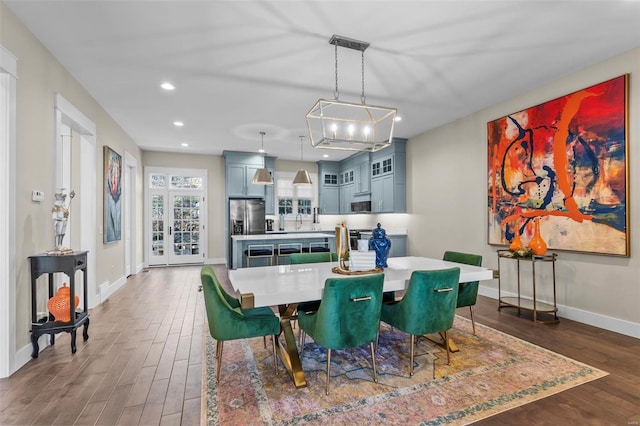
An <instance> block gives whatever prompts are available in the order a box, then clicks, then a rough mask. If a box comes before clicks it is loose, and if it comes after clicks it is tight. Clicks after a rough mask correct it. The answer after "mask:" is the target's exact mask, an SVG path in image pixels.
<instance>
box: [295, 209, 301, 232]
mask: <svg viewBox="0 0 640 426" xmlns="http://www.w3.org/2000/svg"><path fill="white" fill-rule="evenodd" d="M300 228H302V214H300V213H298V214H297V215H296V229H300Z"/></svg>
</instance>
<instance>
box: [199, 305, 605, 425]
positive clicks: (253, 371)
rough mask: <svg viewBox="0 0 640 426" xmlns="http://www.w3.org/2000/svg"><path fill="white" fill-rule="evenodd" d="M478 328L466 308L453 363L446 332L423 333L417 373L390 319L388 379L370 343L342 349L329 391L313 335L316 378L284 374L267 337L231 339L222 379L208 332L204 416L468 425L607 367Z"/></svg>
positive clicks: (308, 360)
mask: <svg viewBox="0 0 640 426" xmlns="http://www.w3.org/2000/svg"><path fill="white" fill-rule="evenodd" d="M207 331H208V330H207ZM295 331H297V330H295ZM476 332H477V334H476V335H475V336H474V335H473V334H472V330H471V322H470V321H469V320H467V319H465V318H462V317H456V321H455V324H454V329H453V330H452V332H451V333H450V337H451V338H453V340H454V341H455V343H456V344H457V345H458V347H459V348H460V351H459V352H456V353H452V354H451V365H447V364H446V361H447V354H446V351H445V349H444V347H441V346H440V345H438V344H436V343H435V342H434V341H439V340H440V339H439V337H438V336H433V339H434V341H432V340H430V339H425V338H421V339H420V341H419V343H418V345H417V346H416V350H415V360H414V376H413V377H412V378H409V375H408V368H409V348H408V336H407V335H406V334H404V333H401V332H399V331H397V330H392V329H391V328H390V327H388V326H387V325H386V324H383V325H382V329H381V333H380V341H379V347H378V352H377V355H376V364H377V370H378V383H374V382H373V379H372V370H371V364H370V361H371V357H370V354H369V347H368V346H363V347H361V348H356V349H352V350H343V351H333V352H332V355H331V394H330V395H329V396H327V395H325V392H324V386H325V378H326V373H325V371H326V350H325V349H324V348H321V347H320V346H319V345H317V344H315V343H314V342H313V341H310V339H309V338H308V337H307V343H306V345H305V350H304V358H303V360H302V362H303V369H304V371H305V377H306V379H307V384H308V385H307V387H306V388H302V389H296V388H295V387H294V385H293V382H292V381H291V379H290V377H289V375H288V373H286V370H285V369H284V368H283V367H282V364H280V363H278V367H279V374H278V375H277V376H276V375H274V372H273V358H272V354H271V349H270V348H271V344H270V342H269V341H268V342H267V349H265V348H264V346H263V341H262V339H260V338H257V339H249V340H242V341H232V342H225V345H224V353H223V363H222V370H221V374H220V375H221V380H220V384H219V385H216V378H215V374H216V373H215V358H214V354H215V341H214V340H213V339H212V338H211V337H210V336H209V334H208V333H207V339H206V341H207V344H206V345H205V351H206V360H207V362H206V365H205V366H204V368H203V374H204V377H203V395H204V394H206V397H204V398H202V400H203V410H204V411H205V413H203V417H202V418H203V420H204V419H206V421H207V424H209V425H218V424H220V425H256V424H266V425H295V424H348V423H352V424H367V423H368V424H403V425H406V424H426V425H439V424H467V423H470V422H473V421H477V420H480V419H483V418H486V417H489V416H492V415H494V414H498V413H500V412H503V411H506V410H509V409H512V408H515V407H518V406H521V405H524V404H527V403H529V402H532V401H535V400H537V399H540V398H544V397H546V396H549V395H553V394H555V393H558V392H561V391H563V390H566V389H569V388H572V387H574V386H578V385H580V384H583V383H586V382H589V381H591V380H595V379H597V378H600V377H603V376H606V375H607V373H606V372H604V371H601V370H598V369H596V368H593V367H590V366H588V365H586V364H582V363H580V362H577V361H575V360H572V359H570V358H567V357H564V356H562V355H559V354H556V353H554V352H550V351H548V350H546V349H543V348H541V347H538V346H535V345H533V344H530V343H528V342H525V341H523V340H520V339H517V338H515V337H513V336H509V335H507V334H504V333H502V332H500V331H497V330H494V329H492V328H489V327H485V326H482V325H480V324H476Z"/></svg>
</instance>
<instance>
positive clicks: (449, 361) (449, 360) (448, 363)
mask: <svg viewBox="0 0 640 426" xmlns="http://www.w3.org/2000/svg"><path fill="white" fill-rule="evenodd" d="M444 341H445V347H446V348H447V365H450V364H451V351H450V350H449V336H448V335H447V330H445V331H444Z"/></svg>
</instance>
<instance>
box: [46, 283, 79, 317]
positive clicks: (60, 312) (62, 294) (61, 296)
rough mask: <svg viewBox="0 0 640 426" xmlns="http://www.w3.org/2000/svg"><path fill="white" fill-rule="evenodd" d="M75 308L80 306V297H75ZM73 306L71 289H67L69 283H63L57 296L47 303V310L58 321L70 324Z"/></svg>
mask: <svg viewBox="0 0 640 426" xmlns="http://www.w3.org/2000/svg"><path fill="white" fill-rule="evenodd" d="M75 302H76V304H75V307H74V308H77V307H78V304H80V298H79V297H78V296H76V297H75ZM70 304H71V289H69V287H67V283H63V284H62V287H60V288H59V289H58V291H57V292H56V295H55V296H53V297H52V298H51V299H49V302H47V308H48V309H49V312H51V313H52V314H53V316H54V317H56V321H62V322H69V321H71V318H70V317H69V311H70V308H71V307H70V306H69V305H70Z"/></svg>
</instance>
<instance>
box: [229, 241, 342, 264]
mask: <svg viewBox="0 0 640 426" xmlns="http://www.w3.org/2000/svg"><path fill="white" fill-rule="evenodd" d="M335 238H336V236H335V234H332V233H329V232H327V233H318V232H295V233H290V234H283V233H273V234H259V235H232V236H231V250H232V256H231V265H230V267H231V269H238V268H244V267H245V265H246V263H245V257H246V256H245V254H244V252H245V250H247V249H248V248H249V245H254V244H273V250H274V252H276V253H277V251H278V244H290V243H300V244H302V247H303V248H307V249H308V248H309V244H310V243H328V244H329V249H330V250H331V251H335V249H336V242H335ZM287 263H288V262H287ZM274 264H275V263H274ZM265 265H268V262H266V263H265Z"/></svg>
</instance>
